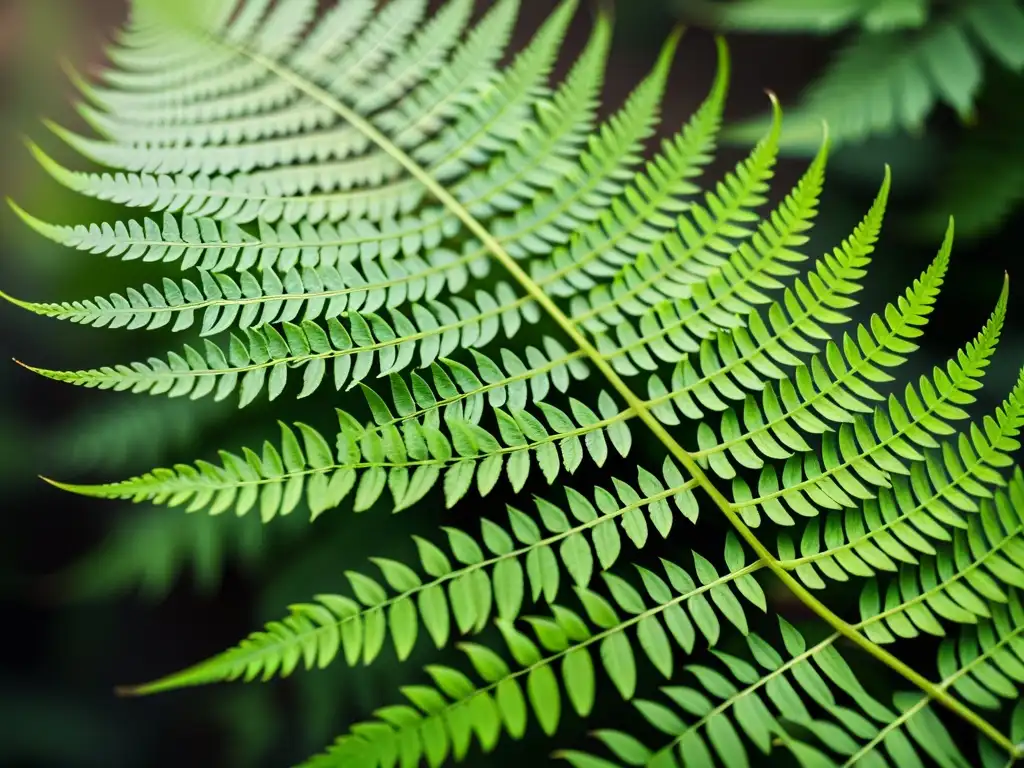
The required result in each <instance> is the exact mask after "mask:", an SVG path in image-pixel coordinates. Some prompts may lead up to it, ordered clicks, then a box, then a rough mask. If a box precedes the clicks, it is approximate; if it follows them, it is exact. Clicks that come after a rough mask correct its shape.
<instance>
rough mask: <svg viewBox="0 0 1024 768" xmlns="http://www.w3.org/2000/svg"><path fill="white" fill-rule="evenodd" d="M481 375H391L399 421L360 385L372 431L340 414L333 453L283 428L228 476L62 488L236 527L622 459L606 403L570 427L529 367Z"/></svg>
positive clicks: (606, 398) (619, 433) (158, 476)
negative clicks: (236, 522)
mask: <svg viewBox="0 0 1024 768" xmlns="http://www.w3.org/2000/svg"><path fill="white" fill-rule="evenodd" d="M535 353H536V354H537V355H539V354H540V353H539V351H535ZM563 365H564V364H563ZM478 366H479V367H478V370H479V371H480V374H481V375H482V376H483V377H484V378H486V379H488V380H489V381H490V382H491V384H490V387H487V388H485V385H484V384H483V382H482V381H481V378H480V377H479V376H478V375H477V374H476V373H475V372H474V371H473V370H472V369H470V368H468V367H467V366H464V365H461V364H459V363H456V362H454V361H447V362H446V364H445V367H444V368H442V367H441V366H440V365H438V364H436V363H435V364H434V365H433V366H432V369H431V373H432V379H433V385H434V386H433V388H431V386H430V385H429V384H428V383H427V382H426V380H424V379H423V378H422V377H420V376H418V375H416V374H414V375H413V377H412V380H411V386H410V385H409V384H407V383H406V381H405V380H404V379H403V378H402V377H401V376H398V375H397V374H392V375H391V376H390V383H391V398H392V400H393V403H394V408H395V411H397V412H398V414H399V415H398V417H396V416H395V415H394V413H393V412H392V410H391V407H389V406H388V405H387V403H386V402H385V401H384V400H383V399H382V398H381V397H380V395H378V394H377V393H376V392H375V391H374V390H372V389H370V388H369V387H366V386H363V387H362V391H363V394H364V396H365V398H366V400H367V403H368V406H369V408H370V410H371V411H372V413H373V418H374V424H373V425H370V426H364V425H363V424H362V423H360V421H359V420H358V419H357V418H356V417H354V416H352V415H351V414H350V413H347V412H345V411H342V410H340V409H338V411H337V414H338V421H339V431H338V434H337V437H336V439H335V445H336V450H334V449H332V448H331V444H330V443H328V441H327V439H326V438H325V437H324V436H323V435H322V434H321V433H320V432H319V431H317V430H316V429H314V428H312V427H310V426H309V425H307V424H301V423H300V424H297V425H295V426H296V429H297V430H298V432H299V434H300V435H301V440H300V438H299V437H298V436H296V433H295V431H294V430H293V429H292V428H291V427H289V426H287V425H285V424H281V433H282V438H281V447H280V448H278V447H276V446H275V445H274V444H272V443H270V442H269V441H267V442H265V443H264V445H263V450H262V453H261V454H257V453H256V452H254V451H252V450H250V449H248V448H246V449H244V450H243V453H242V455H238V454H234V453H229V452H226V451H222V452H221V454H220V455H221V460H222V464H221V466H217V465H214V464H211V463H209V462H197V463H196V464H195V465H194V466H190V465H178V466H176V467H174V468H173V469H156V470H154V471H152V472H150V473H147V474H145V475H142V476H139V477H136V478H132V479H129V480H126V481H124V482H121V483H112V484H108V485H99V486H63V487H66V488H68V489H69V490H74V491H76V492H79V493H83V494H86V495H90V496H98V497H102V498H121V499H133V500H135V501H143V500H146V501H154V502H156V503H160V504H169V505H171V506H178V505H183V504H188V507H187V509H188V511H196V510H199V509H208V511H209V513H210V514H214V515H216V514H220V513H222V512H225V511H227V510H229V509H233V510H234V511H235V514H237V515H239V516H241V515H244V514H247V513H248V512H249V511H251V510H253V509H254V508H256V507H258V508H259V509H260V515H261V517H262V519H263V520H264V522H267V521H269V520H271V519H273V518H274V517H277V516H281V515H287V514H289V513H291V512H292V511H293V510H294V509H295V508H296V506H297V505H298V504H299V502H300V501H301V500H302V499H303V497H304V496H305V498H306V500H307V503H308V506H309V509H310V511H311V514H312V516H313V517H314V518H315V517H317V516H318V515H319V514H321V513H322V512H323V511H325V510H328V509H333V508H335V507H337V506H338V505H339V504H340V503H341V501H342V500H343V499H344V498H345V497H346V496H347V495H348V494H349V493H351V492H352V491H353V490H354V491H355V496H354V502H353V504H354V509H355V510H356V511H363V510H365V509H368V508H369V507H371V506H372V505H373V504H374V503H375V502H376V501H377V500H378V499H379V498H380V496H381V495H382V494H383V493H384V491H385V489H386V490H388V491H389V492H390V495H391V497H392V501H393V504H392V506H393V507H394V509H396V510H398V509H404V508H406V507H409V506H411V505H412V504H414V503H415V502H417V501H419V500H420V499H422V498H423V496H424V495H426V494H427V493H428V492H429V491H430V490H431V488H433V487H434V486H435V485H436V484H438V483H441V484H442V485H443V488H444V495H445V500H446V504H447V505H448V506H449V507H451V506H453V505H454V504H455V503H456V502H457V501H458V500H459V499H461V498H462V497H463V496H464V495H465V494H466V493H467V492H468V491H469V489H470V488H471V487H472V484H473V480H474V478H475V479H476V487H477V490H478V491H479V493H480V494H481V495H487V494H488V493H490V491H491V490H492V489H493V488H494V486H495V484H496V483H497V482H498V480H499V479H500V478H501V475H502V472H503V470H504V472H505V473H507V476H508V479H509V480H510V481H511V483H512V486H513V488H514V489H515V490H517V491H518V490H519V489H521V488H522V486H523V485H524V484H525V483H526V480H527V479H528V477H529V475H530V472H531V467H532V466H533V464H534V463H535V464H536V466H537V467H538V468H539V469H540V471H541V473H542V474H543V476H544V478H545V479H546V480H547V482H548V483H549V484H550V483H553V482H554V481H555V479H556V478H557V477H558V476H559V474H560V472H561V471H562V470H563V469H564V470H566V471H568V472H569V473H570V474H571V473H573V472H575V471H576V469H577V468H578V467H579V465H580V463H581V462H582V461H583V459H584V456H585V454H586V455H589V456H590V458H591V459H592V460H593V461H594V462H595V463H596V464H597V465H598V466H601V465H603V464H604V462H605V460H606V459H607V456H608V452H609V443H611V445H612V447H613V448H614V449H615V450H616V451H617V452H618V453H619V454H621V455H622V456H626V455H627V454H628V453H629V450H630V447H631V445H632V436H631V432H630V429H629V426H628V424H627V422H626V420H625V419H624V418H623V414H622V412H621V411H620V409H619V407H618V406H617V405H616V404H615V400H614V399H613V398H612V397H611V396H610V395H608V394H607V393H602V395H601V396H600V397H599V398H598V404H597V412H596V413H595V411H593V410H592V409H591V408H590V407H589V406H587V405H585V404H584V403H582V402H580V401H579V400H576V399H570V406H571V408H570V410H571V412H572V415H571V416H570V415H569V414H567V413H565V411H563V410H561V409H559V408H556V407H554V406H552V405H549V404H548V403H545V402H542V401H540V400H539V399H538V401H537V402H536V405H535V406H534V407H531V408H527V407H526V403H525V402H524V401H525V400H526V399H527V385H526V383H525V382H524V381H523V380H522V379H521V378H517V376H516V373H515V371H517V370H521V369H522V367H523V364H522V361H520V360H518V359H517V358H515V356H508V357H506V368H507V369H508V371H509V372H508V373H507V374H504V375H503V374H502V371H501V368H499V367H498V366H497V364H496V363H494V361H492V360H489V359H488V358H485V357H483V356H482V355H481V356H479V357H478ZM446 369H447V370H446ZM571 370H572V366H568V365H566V366H565V367H564V368H563V369H559V367H557V366H554V367H553V370H552V371H550V372H548V373H547V374H546V376H550V379H551V380H554V381H555V384H556V386H566V385H567V384H568V382H569V376H570V372H571ZM547 380H548V379H547V378H545V379H534V380H533V381H532V382H531V383H532V384H533V395H534V396H536V395H537V394H539V393H542V392H541V391H540V388H541V387H543V388H546V387H547V386H548V384H543V385H541V384H539V383H538V382H540V381H547ZM435 390H436V394H435ZM484 391H486V392H487V394H488V399H489V400H490V403H489V409H490V410H491V411H493V414H494V422H495V423H494V426H493V427H492V428H491V429H486V428H484V427H482V426H480V424H479V423H478V422H479V420H480V414H481V410H482V408H483V407H484V402H485V401H484V397H483V392H484ZM502 405H505V406H507V409H503V408H502V407H501V406H502ZM532 405H533V404H532V401H531V406H532ZM531 410H534V411H535V412H536V413H538V414H540V416H541V417H542V418H543V421H542V420H541V418H538V416H537V415H535V414H534V413H531ZM442 414H443V418H442ZM545 422H546V423H547V426H545Z"/></svg>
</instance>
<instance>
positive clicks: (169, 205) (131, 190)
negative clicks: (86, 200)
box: [30, 144, 423, 224]
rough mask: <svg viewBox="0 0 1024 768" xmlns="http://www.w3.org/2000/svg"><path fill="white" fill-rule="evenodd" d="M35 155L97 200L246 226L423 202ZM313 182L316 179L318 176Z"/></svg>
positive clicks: (414, 193) (417, 193) (378, 215)
mask: <svg viewBox="0 0 1024 768" xmlns="http://www.w3.org/2000/svg"><path fill="white" fill-rule="evenodd" d="M30 149H31V151H32V154H33V155H35V157H36V158H37V159H38V160H39V162H40V163H41V164H42V166H43V167H44V168H45V170H46V171H47V172H48V173H50V174H51V175H52V176H53V178H54V179H55V180H56V181H58V182H60V183H61V184H63V185H64V186H66V187H67V188H68V189H71V190H73V191H75V192H79V193H81V194H85V195H89V196H91V197H95V198H97V199H99V200H107V201H109V202H114V203H119V204H122V205H127V206H131V207H134V208H148V209H150V210H151V211H170V212H173V213H178V212H180V213H182V214H184V215H186V216H191V217H194V218H207V217H211V218H215V219H218V220H222V221H225V220H230V221H233V222H235V223H238V224H245V223H247V222H251V221H254V220H255V219H257V218H261V219H264V220H266V221H268V222H271V223H273V222H276V221H278V220H279V219H282V218H283V219H284V220H285V221H288V222H289V223H294V222H297V221H299V220H301V219H305V220H306V221H309V222H311V223H314V224H315V223H319V222H320V221H322V220H324V219H326V220H328V221H331V222H336V221H339V220H340V219H343V218H346V217H349V218H355V219H359V218H362V217H368V218H370V219H372V220H375V221H380V220H383V219H392V218H394V217H395V216H398V215H399V214H406V213H409V212H410V211H412V210H413V209H414V208H415V207H416V206H417V205H418V204H419V203H420V201H421V200H422V197H423V192H422V190H419V189H416V188H415V187H414V186H412V185H405V184H398V185H396V186H395V188H394V189H391V188H389V187H367V188H365V189H364V188H355V189H351V190H342V191H332V192H316V191H311V192H309V193H306V194H303V193H301V192H299V190H298V189H297V188H296V189H295V190H294V191H295V192H296V194H289V189H288V186H289V185H291V184H294V183H295V181H294V180H292V181H288V179H287V173H285V174H284V177H283V178H276V177H266V176H264V177H263V180H262V181H261V180H260V178H259V177H253V176H247V175H236V176H205V175H202V174H199V175H196V176H188V175H185V174H177V175H175V176H168V175H152V174H145V173H141V174H140V173H115V174H110V173H101V174H96V173H84V172H81V171H71V170H68V169H67V168H65V167H63V166H62V165H60V164H59V163H57V162H56V161H55V160H53V159H52V158H50V157H49V156H47V155H46V154H45V153H44V152H43V151H42V150H41V149H40V148H39V147H38V146H36V145H34V144H30ZM314 180H315V179H314Z"/></svg>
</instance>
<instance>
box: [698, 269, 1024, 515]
mask: <svg viewBox="0 0 1024 768" xmlns="http://www.w3.org/2000/svg"><path fill="white" fill-rule="evenodd" d="M1008 288H1009V284H1008V283H1004V285H1003V291H1002V293H1001V294H1000V296H999V301H998V302H997V304H996V308H995V310H994V311H993V313H992V315H991V316H990V318H989V320H988V322H987V323H986V324H985V327H984V328H983V329H982V330H981V332H980V333H979V334H978V336H977V338H976V339H974V340H973V341H971V342H969V343H968V344H967V345H966V346H965V347H964V348H963V349H961V350H959V351H958V352H957V354H956V357H955V358H951V359H950V360H949V361H947V363H946V366H945V369H943V368H940V367H936V368H935V369H934V370H933V371H932V375H931V377H926V376H922V377H921V378H920V380H919V382H918V386H917V387H916V388H915V387H914V385H913V384H910V383H908V384H907V386H906V388H905V390H904V394H903V398H902V402H901V400H900V398H897V397H896V396H895V395H894V394H890V395H889V399H888V403H887V407H886V408H885V409H882V408H877V409H875V410H874V414H873V419H872V422H873V423H872V424H871V425H869V424H868V421H867V418H866V417H864V416H859V415H858V416H854V415H853V413H856V411H858V410H860V411H864V412H868V413H870V412H871V411H870V409H869V408H867V406H864V405H863V403H862V402H861V399H862V398H863V399H868V398H871V397H872V395H874V390H872V389H871V388H870V387H866V388H864V389H863V390H862V391H852V392H851V393H842V394H844V395H845V397H836V396H833V397H832V399H830V400H827V401H822V402H823V403H825V405H817V403H815V400H814V396H813V394H808V393H813V392H814V383H813V380H812V379H811V377H810V375H808V376H807V377H806V379H805V382H804V384H803V387H802V389H803V390H804V399H805V403H804V405H803V406H802V407H803V408H807V409H808V410H809V407H810V405H812V404H815V405H817V408H816V410H817V412H818V413H819V414H820V415H821V416H822V417H824V419H826V420H827V421H831V422H833V423H838V424H839V425H840V426H839V430H838V431H837V432H835V431H831V428H828V431H825V433H824V437H823V440H822V443H821V446H820V449H819V451H820V455H819V452H805V453H803V454H802V455H801V454H800V453H799V452H798V449H794V448H788V449H787V448H786V447H783V445H780V444H779V443H778V442H776V441H774V440H764V439H762V440H761V442H760V444H757V443H755V445H756V447H757V448H758V451H759V452H760V453H761V454H763V455H764V456H766V457H768V458H774V459H787V461H786V463H785V465H784V467H783V469H782V472H781V479H780V475H779V474H778V473H776V471H775V468H774V466H772V465H768V466H765V462H764V460H763V459H762V458H760V456H758V454H757V453H754V452H753V450H752V449H751V448H750V445H749V444H748V443H747V442H746V441H745V440H744V438H743V437H741V436H739V434H740V430H741V427H740V426H739V421H738V418H737V416H736V414H735V412H732V411H728V412H727V413H726V416H725V417H724V418H723V421H722V424H723V430H722V433H723V436H724V437H725V441H726V442H725V443H724V444H723V446H724V447H727V448H728V449H729V454H730V457H731V458H732V459H733V460H735V461H736V462H737V463H738V464H739V465H740V466H743V467H747V468H749V469H761V474H760V477H759V479H758V487H757V491H756V492H754V491H752V490H751V488H750V486H749V485H747V483H746V481H745V480H743V478H742V477H737V476H736V475H735V469H734V468H733V467H732V466H731V464H730V465H728V468H726V465H725V461H724V457H723V456H722V453H721V452H715V449H714V448H711V447H708V448H705V449H703V450H704V451H705V456H707V457H708V461H709V463H711V464H712V467H713V469H714V471H715V473H716V474H718V475H719V476H726V477H728V476H729V475H730V473H731V474H732V476H733V483H732V486H733V497H734V498H735V499H736V509H737V510H738V511H739V512H740V514H741V515H743V516H744V519H745V520H746V522H747V525H749V526H751V527H754V526H757V525H759V524H760V516H761V513H764V514H765V515H767V516H768V518H769V519H770V520H772V522H774V523H776V524H778V525H793V524H794V523H795V520H794V518H793V517H792V515H791V514H790V511H792V512H795V513H796V514H797V515H802V516H805V517H815V516H817V515H818V514H819V510H820V509H841V508H843V507H855V506H857V503H858V502H857V501H855V499H856V500H860V501H863V500H865V499H870V498H873V497H874V496H875V493H876V492H875V491H874V490H872V489H873V488H887V487H890V478H891V477H892V476H893V475H900V474H902V475H909V474H910V470H909V469H908V468H907V464H909V463H912V462H921V461H924V459H925V456H924V454H923V453H922V452H921V451H922V450H925V449H929V448H938V447H939V443H938V441H937V440H936V437H942V436H945V435H950V434H953V433H954V431H955V429H954V427H952V426H951V425H950V422H952V421H962V420H965V419H968V418H969V415H968V413H967V412H966V411H964V410H963V407H962V406H966V405H969V404H971V403H973V402H974V401H975V397H974V396H973V395H972V394H970V393H971V392H973V391H974V390H977V389H980V388H981V380H982V379H983V378H984V376H985V373H986V369H987V368H988V365H989V363H990V362H991V357H992V355H993V354H994V353H995V350H996V346H997V345H998V343H999V336H1000V334H1001V332H1002V327H1003V321H1004V320H1005V318H1006V302H1007V294H1008ZM816 359H817V358H813V359H812V366H813V362H814V360H816ZM837 359H838V358H837ZM832 368H833V372H834V373H835V374H837V375H838V374H840V373H842V372H843V368H844V367H843V366H842V365H840V364H839V363H834V364H833V365H832ZM797 370H798V377H799V371H800V370H801V369H797ZM815 373H816V378H817V379H818V380H819V381H822V382H828V381H829V379H828V378H827V375H825V374H824V369H823V368H819V369H818V371H816V372H815ZM784 381H785V380H784ZM798 386H800V380H799V378H798ZM748 402H749V401H748ZM805 412H806V411H805ZM851 412H852V413H851ZM730 413H731V414H732V416H731V417H730V415H729V414H730ZM744 416H745V417H746V418H747V420H748V422H750V421H752V420H751V419H749V416H750V413H749V411H748V412H746V413H745V414H744ZM780 416H781V413H780V414H772V413H770V412H769V413H768V419H769V420H770V421H774V422H777V421H779V420H780ZM781 418H782V419H785V417H784V416H782V417H781ZM758 421H760V424H758V426H761V425H763V424H764V420H758ZM794 423H796V424H797V426H799V427H801V428H804V429H806V430H807V431H811V432H813V431H814V430H813V429H807V428H806V427H803V425H801V424H799V422H798V421H796V420H794ZM815 426H817V425H815ZM819 431H820V430H819ZM761 434H762V435H763V433H761ZM698 439H700V430H698ZM716 462H718V463H719V464H720V466H719V467H717V468H715V467H714V464H715V463H716ZM762 467H763V469H762Z"/></svg>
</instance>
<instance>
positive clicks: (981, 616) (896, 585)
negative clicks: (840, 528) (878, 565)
mask: <svg viewBox="0 0 1024 768" xmlns="http://www.w3.org/2000/svg"><path fill="white" fill-rule="evenodd" d="M964 526H965V527H964V528H955V529H953V532H952V534H951V535H950V541H949V543H947V544H943V545H941V546H939V547H937V548H936V550H937V551H936V552H935V554H933V555H926V556H923V557H921V558H920V562H918V563H915V564H905V565H903V566H901V567H900V570H899V573H898V574H896V575H894V576H892V577H891V578H886V577H882V578H879V579H872V580H871V581H869V582H868V583H867V585H866V586H865V588H864V591H863V593H862V595H861V601H860V611H861V617H862V623H864V624H865V627H866V631H867V634H868V636H869V637H871V639H872V640H874V641H875V642H876V643H886V642H892V641H893V640H895V639H896V638H897V637H916V636H917V635H918V634H920V633H921V632H927V633H929V634H933V635H939V636H942V635H944V634H945V629H944V628H943V626H942V620H945V621H950V622H958V623H968V624H978V623H979V622H982V621H984V620H986V619H989V618H991V617H992V612H993V610H995V607H996V606H1000V607H1002V606H1006V605H1007V603H1008V601H1009V600H1010V595H1011V594H1014V593H1015V591H1016V590H1019V589H1024V568H1022V566H1024V549H1022V548H1021V538H1020V535H1021V532H1022V531H1024V475H1022V474H1021V470H1020V468H1018V469H1017V471H1016V473H1015V475H1014V477H1013V479H1012V480H1011V481H1010V483H1009V487H1008V488H1007V490H1006V491H1005V492H1004V491H1000V492H999V493H997V494H995V497H994V498H993V499H986V500H985V501H983V502H982V503H981V505H980V509H979V510H978V511H977V512H976V513H973V514H970V515H969V516H968V518H967V520H966V522H965V523H964Z"/></svg>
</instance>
